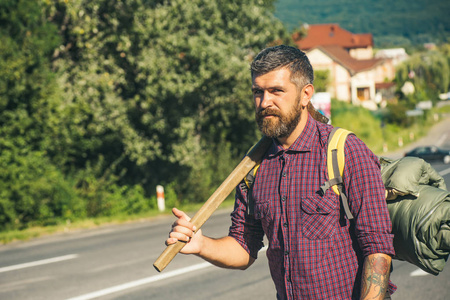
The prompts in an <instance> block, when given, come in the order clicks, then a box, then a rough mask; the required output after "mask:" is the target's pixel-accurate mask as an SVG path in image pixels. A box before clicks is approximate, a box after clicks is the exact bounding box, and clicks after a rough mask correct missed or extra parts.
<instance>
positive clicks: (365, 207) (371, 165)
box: [229, 117, 395, 300]
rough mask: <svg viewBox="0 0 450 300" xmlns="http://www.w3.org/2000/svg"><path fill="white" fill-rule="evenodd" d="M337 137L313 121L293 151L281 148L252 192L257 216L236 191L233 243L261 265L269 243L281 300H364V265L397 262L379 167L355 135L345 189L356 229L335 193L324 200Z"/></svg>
mask: <svg viewBox="0 0 450 300" xmlns="http://www.w3.org/2000/svg"><path fill="white" fill-rule="evenodd" d="M331 129H332V127H331V126H329V125H325V124H322V123H319V122H316V121H315V120H314V119H312V118H311V117H309V119H308V122H307V124H306V127H305V129H304V130H303V132H302V134H301V135H300V137H299V138H298V139H297V140H296V142H295V143H294V144H293V145H292V146H291V147H290V148H289V149H286V150H285V149H283V148H282V147H281V146H280V145H279V144H278V143H277V142H276V141H275V142H274V144H273V145H272V146H271V147H270V149H269V151H268V152H267V153H266V156H265V158H264V160H263V162H262V163H261V165H260V167H259V169H258V174H257V176H256V178H255V182H254V184H253V188H252V196H253V199H254V201H255V204H254V205H255V207H254V215H251V216H249V215H248V214H247V213H246V208H247V190H246V188H245V187H244V186H243V185H242V184H241V185H240V186H239V187H238V188H237V192H236V203H235V209H234V211H233V213H232V214H231V219H232V225H231V227H230V231H229V235H230V236H232V237H233V238H235V239H236V240H237V241H238V242H239V244H241V245H242V247H244V249H246V250H247V251H248V252H249V253H250V255H251V256H252V257H254V258H257V253H258V251H259V249H261V247H262V246H263V236H264V234H265V235H266V236H267V239H268V241H269V246H268V250H267V253H266V255H267V257H268V260H269V267H270V272H271V275H272V278H273V281H274V283H275V286H276V289H277V294H278V299H314V300H318V299H334V300H336V299H359V294H360V284H361V282H360V281H361V272H362V265H363V261H364V257H365V256H367V255H369V254H374V253H385V254H389V255H392V256H393V255H394V248H393V244H392V240H393V235H391V234H390V231H391V222H390V219H389V213H388V210H387V206H386V202H385V196H384V185H383V182H382V180H381V175H380V170H379V163H378V159H377V157H376V156H375V155H374V154H373V153H372V152H371V151H370V150H369V149H368V148H367V147H366V146H365V145H364V143H363V142H362V141H361V140H359V139H358V138H357V137H355V136H353V135H350V136H349V137H348V138H347V142H346V145H345V157H346V162H345V170H344V176H343V178H344V188H345V192H346V194H347V196H348V199H349V206H350V209H351V212H352V214H353V215H354V217H355V223H354V225H352V226H350V222H349V221H348V220H346V219H345V220H344V219H343V218H341V213H342V212H341V209H340V200H339V197H338V196H337V195H336V194H335V193H334V192H333V190H332V189H331V188H330V189H328V191H327V192H326V193H325V194H324V195H320V194H319V193H318V191H319V187H320V186H321V185H322V184H323V183H324V182H325V181H327V180H328V175H327V167H326V148H327V138H328V135H329V133H330V132H331ZM343 220H344V222H342V221H343ZM393 290H395V286H394V285H391V291H393Z"/></svg>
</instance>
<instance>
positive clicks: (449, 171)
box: [439, 168, 450, 176]
mask: <svg viewBox="0 0 450 300" xmlns="http://www.w3.org/2000/svg"><path fill="white" fill-rule="evenodd" d="M448 173H450V168H448V169H445V170H442V171H440V172H439V175H441V176H445V175H447V174H448Z"/></svg>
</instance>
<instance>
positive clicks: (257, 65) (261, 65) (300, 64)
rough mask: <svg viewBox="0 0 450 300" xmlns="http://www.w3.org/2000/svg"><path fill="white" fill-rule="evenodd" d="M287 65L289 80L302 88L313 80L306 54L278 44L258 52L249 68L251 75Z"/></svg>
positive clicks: (261, 73)
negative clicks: (289, 73) (289, 72)
mask: <svg viewBox="0 0 450 300" xmlns="http://www.w3.org/2000/svg"><path fill="white" fill-rule="evenodd" d="M284 67H288V68H289V70H290V71H291V81H292V82H293V83H294V84H295V85H297V88H298V89H302V88H303V87H304V86H305V85H307V84H309V83H310V84H312V83H313V82H314V71H313V68H312V66H311V64H310V62H309V59H308V57H307V56H306V54H305V53H304V52H303V51H301V50H300V49H298V48H295V47H291V46H286V45H279V46H274V47H270V48H266V49H264V50H262V51H261V52H259V54H258V55H257V56H256V57H255V59H254V60H253V62H252V64H251V66H250V70H251V75H252V77H253V76H255V75H264V74H266V73H268V72H271V71H274V70H277V69H281V68H284Z"/></svg>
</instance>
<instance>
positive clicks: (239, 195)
mask: <svg viewBox="0 0 450 300" xmlns="http://www.w3.org/2000/svg"><path fill="white" fill-rule="evenodd" d="M241 187H242V184H241V185H239V186H238V187H237V188H236V199H235V204H234V210H233V212H232V213H231V226H230V229H229V233H228V235H229V236H231V237H233V238H234V239H235V240H236V241H237V242H238V243H239V244H240V245H241V246H242V247H243V248H244V249H245V250H246V251H247V252H248V253H249V254H250V256H251V257H253V258H255V259H256V258H257V257H258V251H259V250H260V249H261V248H262V247H263V246H264V244H263V237H264V231H263V229H262V226H261V222H260V221H259V220H256V219H255V218H254V217H253V216H249V215H248V214H247V212H246V210H247V200H246V199H247V191H246V189H242V188H241Z"/></svg>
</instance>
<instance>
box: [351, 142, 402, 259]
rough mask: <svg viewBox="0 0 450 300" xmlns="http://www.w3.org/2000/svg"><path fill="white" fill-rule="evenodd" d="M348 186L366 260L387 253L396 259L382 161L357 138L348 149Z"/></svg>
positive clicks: (357, 232) (357, 233)
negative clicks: (382, 175) (381, 168)
mask: <svg viewBox="0 0 450 300" xmlns="http://www.w3.org/2000/svg"><path fill="white" fill-rule="evenodd" d="M345 160H346V162H345V171H344V186H345V189H346V192H347V195H348V198H349V205H350V206H351V211H352V213H353V215H354V216H355V230H356V235H357V239H358V243H359V245H360V247H361V249H362V251H363V254H364V256H367V255H370V254H374V253H384V254H388V255H391V256H393V255H394V254H395V252H394V246H393V237H394V236H393V234H391V230H392V224H391V220H390V218H389V211H388V209H387V204H386V200H385V189H384V184H383V181H382V179H381V174H380V165H379V161H378V158H377V157H376V156H375V154H373V153H372V151H371V150H370V149H368V148H367V146H366V145H365V144H364V143H363V142H362V141H361V140H359V139H358V138H357V137H355V136H349V137H348V139H347V143H346V146H345Z"/></svg>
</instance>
